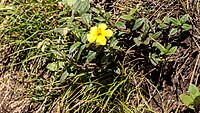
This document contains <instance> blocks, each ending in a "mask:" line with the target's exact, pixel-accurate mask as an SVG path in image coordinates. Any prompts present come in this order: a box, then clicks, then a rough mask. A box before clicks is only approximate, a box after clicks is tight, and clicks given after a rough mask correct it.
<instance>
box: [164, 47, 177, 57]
mask: <svg viewBox="0 0 200 113" xmlns="http://www.w3.org/2000/svg"><path fill="white" fill-rule="evenodd" d="M176 50H177V46H174V47H172V48H171V49H170V50H169V51H168V52H167V54H166V55H172V54H174V53H175V52H176Z"/></svg>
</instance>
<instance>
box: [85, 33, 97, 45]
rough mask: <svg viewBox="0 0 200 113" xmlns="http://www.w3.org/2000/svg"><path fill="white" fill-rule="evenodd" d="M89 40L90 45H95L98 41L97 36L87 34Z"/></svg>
mask: <svg viewBox="0 0 200 113" xmlns="http://www.w3.org/2000/svg"><path fill="white" fill-rule="evenodd" d="M87 39H88V41H89V42H90V43H93V42H94V41H95V40H96V36H95V35H92V34H87Z"/></svg>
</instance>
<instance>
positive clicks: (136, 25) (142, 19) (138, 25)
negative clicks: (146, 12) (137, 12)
mask: <svg viewBox="0 0 200 113" xmlns="http://www.w3.org/2000/svg"><path fill="white" fill-rule="evenodd" d="M143 23H144V18H139V19H137V20H136V21H135V24H134V26H133V30H136V29H138V28H139V27H140V26H141V25H142V24H143Z"/></svg>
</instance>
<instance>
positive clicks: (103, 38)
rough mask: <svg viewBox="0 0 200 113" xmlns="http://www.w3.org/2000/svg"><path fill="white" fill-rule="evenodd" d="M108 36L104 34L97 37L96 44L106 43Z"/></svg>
mask: <svg viewBox="0 0 200 113" xmlns="http://www.w3.org/2000/svg"><path fill="white" fill-rule="evenodd" d="M106 41H107V40H106V38H105V37H104V36H102V35H100V36H98V37H97V40H96V44H97V45H106Z"/></svg>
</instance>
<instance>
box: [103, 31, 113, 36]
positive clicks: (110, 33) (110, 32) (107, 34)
mask: <svg viewBox="0 0 200 113" xmlns="http://www.w3.org/2000/svg"><path fill="white" fill-rule="evenodd" d="M104 34H105V36H106V37H107V38H110V37H111V36H112V35H113V32H112V30H110V29H108V30H105V31H104Z"/></svg>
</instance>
